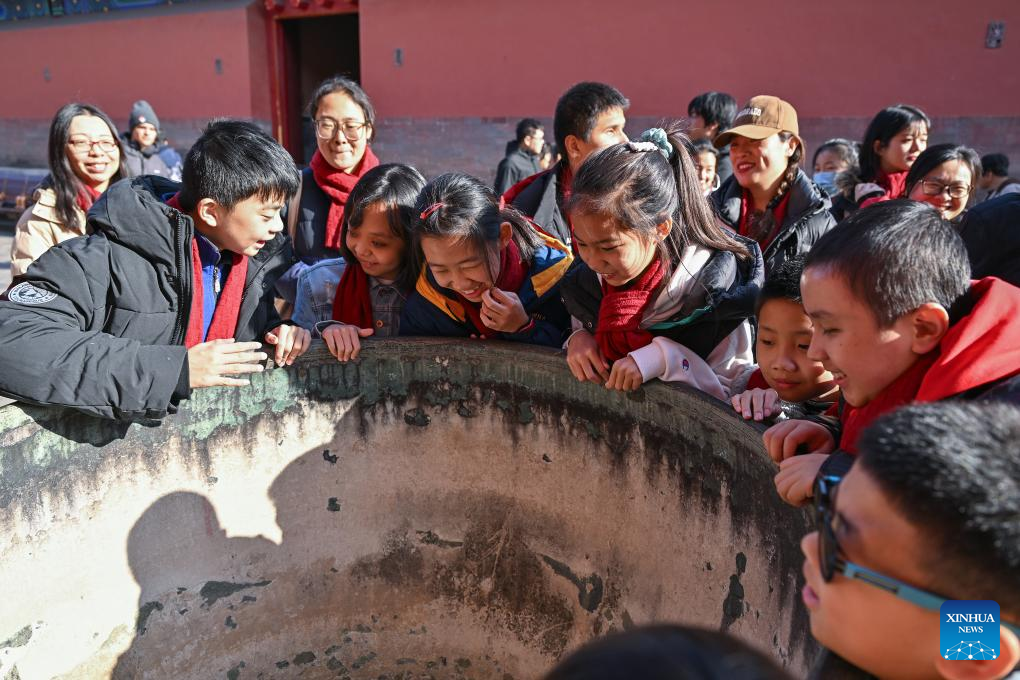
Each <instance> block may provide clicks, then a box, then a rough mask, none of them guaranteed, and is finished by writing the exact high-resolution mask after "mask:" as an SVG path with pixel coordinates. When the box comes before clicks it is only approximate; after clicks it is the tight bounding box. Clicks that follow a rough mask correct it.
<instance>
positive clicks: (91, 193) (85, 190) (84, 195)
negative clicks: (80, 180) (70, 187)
mask: <svg viewBox="0 0 1020 680" xmlns="http://www.w3.org/2000/svg"><path fill="white" fill-rule="evenodd" d="M101 194H102V192H100V191H96V190H95V189H93V188H92V187H90V186H89V185H88V184H82V185H81V188H80V189H78V195H77V196H75V197H74V204H75V205H76V206H78V207H79V208H81V211H82V212H88V211H89V208H91V207H92V204H93V203H95V202H96V200H97V199H98V198H99V196H100V195H101Z"/></svg>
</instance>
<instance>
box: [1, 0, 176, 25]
mask: <svg viewBox="0 0 1020 680" xmlns="http://www.w3.org/2000/svg"><path fill="white" fill-rule="evenodd" d="M194 1H195V0H0V21H11V22H14V21H27V20H31V19H44V18H47V17H50V18H58V17H62V16H66V15H72V14H105V13H108V12H119V11H122V10H132V9H141V8H147V7H162V6H169V5H180V4H184V3H190V2H194Z"/></svg>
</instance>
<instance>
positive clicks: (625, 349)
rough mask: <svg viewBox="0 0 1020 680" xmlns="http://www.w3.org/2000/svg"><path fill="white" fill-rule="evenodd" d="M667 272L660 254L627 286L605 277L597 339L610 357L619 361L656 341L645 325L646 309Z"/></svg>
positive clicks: (606, 355) (596, 332)
mask: <svg viewBox="0 0 1020 680" xmlns="http://www.w3.org/2000/svg"><path fill="white" fill-rule="evenodd" d="M664 274H665V272H664V270H663V267H662V261H661V260H660V258H659V257H658V256H656V257H655V259H654V260H652V263H651V264H650V265H648V266H647V267H645V270H644V271H643V272H642V273H641V274H640V275H639V276H638V277H637V278H636V279H634V281H632V282H631V283H630V284H629V285H628V286H626V287H620V288H617V287H616V286H611V285H609V284H608V283H606V280H605V279H603V280H602V302H601V303H599V322H598V325H597V326H596V327H595V341H596V342H597V343H598V346H599V349H600V350H601V351H602V356H604V357H605V358H606V359H608V360H609V361H617V360H618V359H622V358H623V357H625V356H627V354H628V353H630V352H633V351H634V350H636V349H640V348H642V347H644V346H645V345H647V344H648V343H650V342H651V341H652V337H653V336H652V334H651V333H649V332H648V331H646V330H644V329H643V328H641V321H642V319H643V318H644V312H645V309H647V308H648V305H650V304H652V302H653V301H654V300H655V293H656V292H657V291H658V290H659V285H660V284H661V283H662V279H663V276H664Z"/></svg>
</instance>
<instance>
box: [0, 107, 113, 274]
mask: <svg viewBox="0 0 1020 680" xmlns="http://www.w3.org/2000/svg"><path fill="white" fill-rule="evenodd" d="M115 129H116V128H115V127H114V125H113V121H111V120H110V117H109V116H107V115H106V114H105V113H103V112H102V111H100V110H99V109H97V108H96V107H94V106H90V105H88V104H81V103H78V102H73V103H71V104H65V105H64V106H62V107H61V108H60V110H59V111H57V113H56V115H55V116H53V122H52V123H51V124H50V137H49V149H48V162H49V168H50V174H48V175H47V176H46V177H45V178H44V179H43V181H42V184H41V185H40V186H39V188H38V189H37V190H36V191H35V194H34V195H33V197H32V199H33V200H34V201H35V203H34V204H33V205H32V206H30V207H29V208H28V209H26V210H25V212H23V213H22V214H21V218H20V219H19V220H18V224H17V226H16V227H15V230H14V241H13V243H12V245H11V276H21V275H22V274H24V273H25V271H26V270H27V269H28V266H29V265H30V264H32V263H33V262H35V260H36V259H37V258H38V257H39V256H40V255H42V254H43V253H45V252H46V251H47V250H49V249H50V247H51V246H55V245H57V244H58V243H60V242H62V241H66V240H68V239H71V238H74V237H76V236H84V235H85V233H86V225H85V213H86V212H88V209H89V208H91V207H92V204H93V203H94V202H95V200H96V199H97V198H99V196H100V194H102V193H103V192H104V191H106V189H107V187H109V186H110V185H111V184H112V183H113V182H116V181H117V180H119V179H121V178H122V177H126V176H127V175H126V173H125V172H124V170H123V169H122V167H121V162H120V160H121V156H122V150H121V146H120V141H119V140H118V138H117V134H116V133H115V132H114V130H115Z"/></svg>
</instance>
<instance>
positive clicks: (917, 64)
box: [0, 0, 1020, 177]
mask: <svg viewBox="0 0 1020 680" xmlns="http://www.w3.org/2000/svg"><path fill="white" fill-rule="evenodd" d="M288 2H289V0H288ZM358 9H359V15H360V19H359V20H360V38H361V77H362V82H363V84H364V86H365V88H366V90H367V91H368V93H369V94H370V96H371V97H372V99H373V101H374V102H375V104H376V108H377V110H378V112H379V116H380V125H379V134H378V143H377V146H378V151H379V153H380V155H381V156H382V157H384V158H385V159H388V160H404V161H408V162H412V163H416V164H418V165H420V166H421V167H422V169H423V170H425V171H426V172H436V171H439V170H443V169H463V170H468V171H471V172H475V173H476V174H479V175H481V176H483V177H491V174H492V172H493V170H494V167H495V164H496V162H497V161H498V160H499V158H500V157H501V154H502V150H503V146H504V144H505V142H506V140H507V139H509V138H510V136H512V129H513V125H514V123H515V122H516V119H517V118H519V117H521V116H526V115H527V116H537V117H540V118H544V119H546V120H547V121H548V119H549V118H550V117H551V114H552V110H553V107H554V106H555V103H556V99H557V97H558V96H559V95H560V93H561V92H562V91H563V90H564V89H565V88H566V87H567V86H569V85H570V84H572V83H574V82H577V81H579V80H584V79H598V80H603V81H605V82H609V83H612V84H614V85H616V86H617V87H619V88H620V89H621V90H622V91H623V92H624V93H625V94H626V95H627V96H628V97H629V98H630V99H631V101H632V108H631V111H630V118H631V120H632V121H633V125H631V126H630V131H632V132H639V131H640V129H641V128H642V127H644V126H646V125H648V124H650V123H652V122H654V121H656V120H658V119H660V118H663V117H678V116H683V115H684V114H685V113H686V105H687V102H688V101H689V100H690V98H691V97H692V96H694V95H695V94H697V93H698V92H701V91H704V90H708V89H718V90H724V91H728V92H731V93H732V94H734V96H736V97H737V99H738V100H743V99H746V98H748V97H750V96H751V95H754V94H758V93H770V94H777V95H779V96H782V97H784V98H786V99H788V100H790V101H791V102H792V103H793V104H794V105H795V106H796V108H797V110H798V112H799V113H800V116H801V120H802V130H803V132H804V136H805V137H806V139H807V141H808V144H809V145H816V144H817V143H819V142H820V141H822V140H823V139H824V138H826V137H829V136H834V135H843V136H850V137H852V138H859V137H860V136H861V135H862V133H863V130H864V126H865V125H866V124H867V121H868V119H869V118H870V117H871V116H872V115H873V114H874V113H875V112H876V111H877V110H878V109H880V108H881V107H883V106H886V105H888V104H891V103H895V102H899V101H904V102H909V103H913V104H916V105H918V106H921V107H922V108H923V109H925V110H926V111H927V112H928V113H929V114H930V115H932V117H933V118H934V119H935V126H934V129H933V135H932V139H933V141H949V140H954V141H960V142H963V143H968V144H971V145H973V146H975V147H976V148H977V149H978V151H979V152H982V153H986V152H989V151H993V150H1004V151H1006V152H1007V153H1010V154H1011V155H1012V156H1013V158H1014V162H1015V163H1016V164H1018V165H1020V69H1018V68H1017V65H1018V64H1020V35H1018V34H1017V31H1018V30H1020V3H1016V2H1015V1H1014V0H980V1H979V2H977V3H937V4H935V5H933V4H932V3H931V1H930V0H900V1H899V2H888V1H887V0H886V1H883V2H879V1H878V0H859V1H858V2H855V3H836V2H832V1H831V0H829V1H823V2H806V1H804V2H787V3H779V4H772V5H763V4H761V3H758V2H751V1H750V0H730V2H727V3H725V4H721V3H706V2H702V3H693V2H675V1H666V0H630V2H627V3H620V2H617V1H611V0H584V1H583V2H581V1H580V0H577V1H566V0H559V1H556V2H548V1H540V0H518V2H516V3H498V2H478V0H361V2H360V3H359V5H358ZM124 14H126V12H125V13H124ZM130 16H131V17H132V18H126V19H124V18H114V17H113V16H112V15H111V16H104V17H98V18H95V19H91V20H90V19H76V20H71V19H69V18H65V19H62V20H56V19H44V20H36V21H32V22H30V24H29V23H24V24H21V25H19V26H8V27H7V28H6V29H4V30H2V31H0V82H3V83H7V84H12V83H18V84H19V85H18V88H17V90H18V91H16V92H15V91H14V90H12V88H10V87H7V88H4V90H3V95H2V97H3V100H4V101H3V105H2V107H0V116H2V118H0V135H2V137H3V138H4V139H5V140H8V141H10V140H12V139H13V141H12V142H10V143H9V144H8V143H7V142H5V146H6V147H7V148H5V149H4V150H2V151H0V163H11V162H22V163H29V162H30V161H34V162H32V163H29V164H37V163H38V160H39V159H41V158H43V154H44V147H45V125H46V122H47V121H48V119H49V117H50V116H51V115H52V113H53V111H54V110H56V108H57V107H58V106H59V105H60V104H62V103H63V102H65V101H67V100H70V99H72V98H76V97H80V98H82V99H85V100H89V101H93V102H95V103H97V104H99V105H100V106H101V107H102V108H104V109H105V110H107V112H109V113H110V114H111V115H113V116H114V119H115V120H116V121H117V122H118V124H123V123H124V122H125V121H126V117H127V113H128V110H129V108H130V105H131V102H132V101H134V99H137V98H147V99H149V101H151V102H152V103H153V105H154V106H155V107H156V111H157V113H158V114H159V115H160V117H161V119H163V120H164V121H166V125H165V126H166V127H168V128H169V131H170V135H171V137H172V138H174V141H175V142H177V143H178V145H181V146H184V145H186V144H185V143H186V142H187V141H190V139H192V138H193V136H194V134H195V133H196V132H197V130H198V129H199V128H200V126H201V124H202V123H204V122H205V120H207V119H208V118H209V117H212V116H215V115H232V116H241V117H245V118H253V119H256V120H259V121H262V122H265V123H267V124H268V122H269V120H270V118H271V112H270V109H271V101H270V77H269V60H268V50H267V39H266V35H267V31H266V28H265V23H266V21H267V19H266V16H267V15H266V13H265V10H264V8H263V3H262V2H259V3H253V4H249V5H247V6H245V5H240V4H226V5H223V4H216V3H209V4H208V5H204V6H199V5H197V3H196V4H194V5H188V6H187V7H186V8H183V7H181V8H175V9H173V10H167V11H164V12H163V13H161V14H159V15H155V14H150V15H145V16H141V15H139V16H137V17H136V16H135V15H134V14H132V15H130ZM990 21H1003V22H1005V23H1006V26H1007V30H1006V33H1005V40H1004V43H1003V45H1002V47H1001V48H999V49H986V48H985V45H984V38H985V31H986V28H987V25H988V22H990ZM398 49H399V50H400V52H401V62H402V63H401V64H400V65H398V64H397V63H396V58H395V55H396V50H398ZM217 59H219V60H220V63H221V70H222V73H219V74H218V73H217V71H216V66H215V64H216V60H217ZM44 68H48V69H49V71H50V74H51V79H50V80H49V81H48V82H47V81H46V80H44V78H43V69H44ZM26 74H27V75H26ZM40 127H41V128H42V129H41V137H40V136H39V134H38V133H35V132H32V133H30V132H29V130H30V128H31V129H33V130H35V129H39V128H40ZM9 133H15V134H13V136H12V135H11V134H9Z"/></svg>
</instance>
